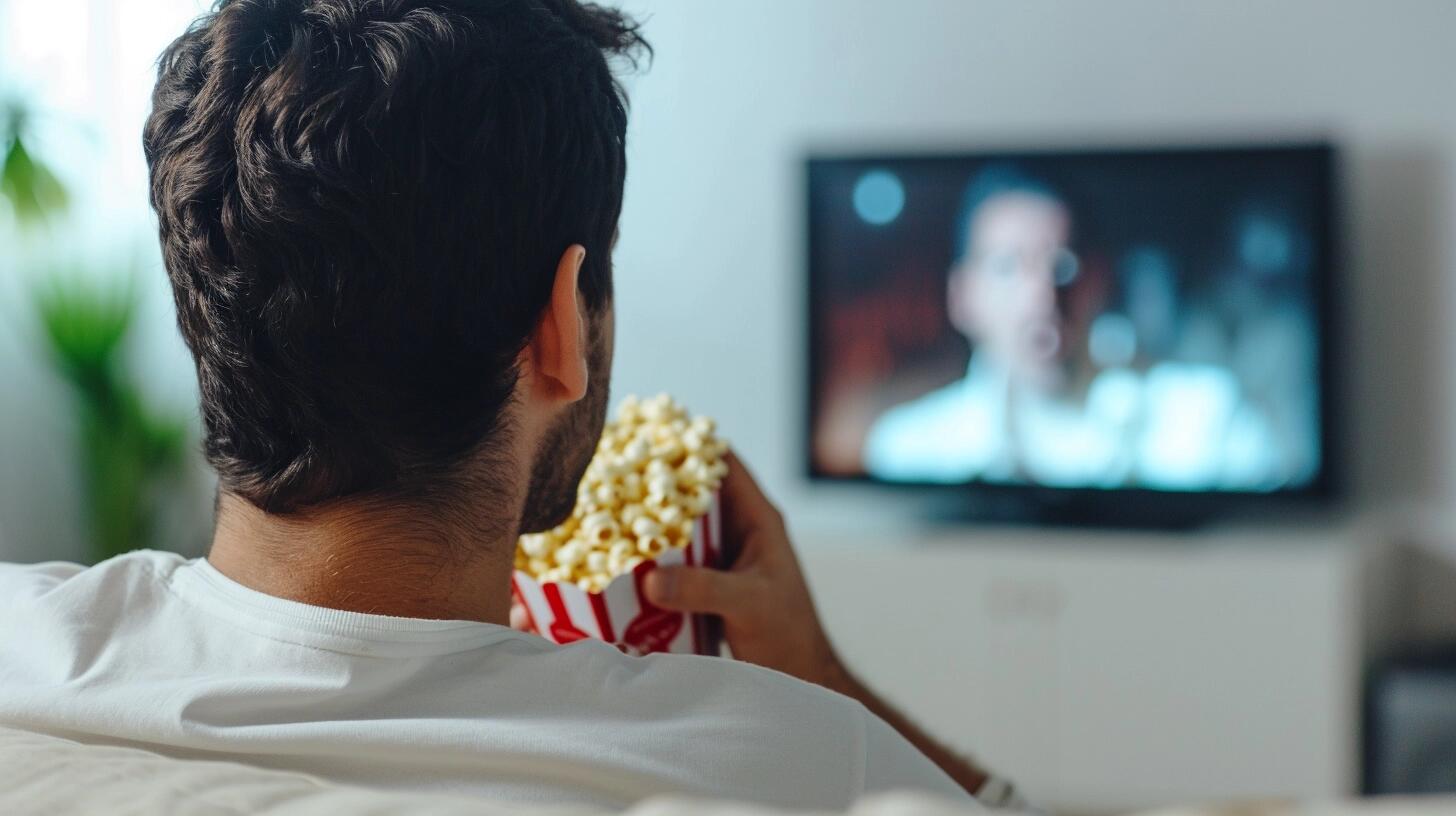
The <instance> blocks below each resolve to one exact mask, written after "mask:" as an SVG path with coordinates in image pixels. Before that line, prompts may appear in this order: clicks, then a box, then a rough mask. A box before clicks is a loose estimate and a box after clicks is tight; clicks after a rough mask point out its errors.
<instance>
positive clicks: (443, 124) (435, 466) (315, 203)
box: [143, 0, 648, 512]
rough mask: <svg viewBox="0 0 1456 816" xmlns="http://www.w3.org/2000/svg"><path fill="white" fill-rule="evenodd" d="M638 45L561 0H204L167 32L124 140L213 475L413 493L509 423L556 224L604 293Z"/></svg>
mask: <svg viewBox="0 0 1456 816" xmlns="http://www.w3.org/2000/svg"><path fill="white" fill-rule="evenodd" d="M644 50H648V48H647V45H646V43H645V42H644V41H643V40H642V39H641V37H640V36H639V35H638V32H637V26H636V24H635V23H634V22H633V21H631V20H630V19H629V18H627V17H626V16H624V15H623V14H622V13H621V12H619V11H616V10H612V9H606V8H601V7H598V6H595V5H591V4H586V3H580V2H577V0H221V2H219V3H218V4H217V5H216V7H215V9H214V10H213V11H212V12H211V13H210V14H207V15H205V16H203V17H202V18H200V19H199V20H198V21H197V22H196V23H194V24H193V25H192V27H191V28H190V29H189V30H188V31H187V33H185V34H183V35H182V37H180V38H179V39H178V40H177V41H176V42H174V43H173V44H172V45H171V46H170V47H169V48H168V49H167V50H166V52H165V53H164V54H163V56H162V58H161V61H160V67H159V71H158V74H159V76H158V80H157V86H156V91H155V93H154V95H153V110H152V113H151V116H150V118H149V119H148V121H147V124H146V131H145V135H144V139H143V142H144V148H145V151H146V158H147V162H148V165H149V168H150V172H151V202H152V206H153V207H154V208H155V210H156V212H157V217H158V221H159V223H160V232H161V242H162V252H163V257H164V259H165V263H166V267H167V273H168V275H169V277H170V279H171V283H172V289H173V293H174V295H175V297H176V303H177V319H178V324H179V326H180V328H181V330H182V335H183V337H184V338H185V339H186V342H187V345H188V347H189V348H190V349H191V351H192V354H193V357H194V358H195V360H196V364H197V376H198V381H199V384H200V388H201V398H202V416H203V421H204V424H205V428H206V439H205V443H204V447H205V453H206V456H207V459H208V461H209V462H211V464H212V465H213V466H214V467H215V468H216V469H217V472H218V474H219V477H220V480H221V487H222V489H224V490H226V491H229V492H231V493H235V494H237V495H239V496H242V497H244V498H246V499H248V500H249V501H251V502H252V503H253V504H255V505H257V506H258V507H260V508H262V509H263V510H265V511H269V512H291V511H294V510H297V509H300V508H303V507H307V506H309V505H313V504H317V503H320V502H325V501H328V500H330V499H335V498H338V497H342V496H348V495H354V494H361V493H371V492H381V493H387V494H394V493H396V492H410V491H423V492H424V494H426V495H429V494H431V493H432V491H435V490H436V489H437V488H440V487H442V486H447V485H449V484H450V483H451V480H452V478H453V475H452V474H454V473H455V472H456V470H457V469H458V467H459V466H460V465H461V463H463V462H464V461H465V460H466V459H467V458H468V457H470V456H471V455H472V454H473V453H475V452H477V451H480V450H482V449H483V448H482V446H484V445H489V444H492V443H499V442H501V441H502V440H503V439H504V437H506V436H507V435H508V433H509V430H510V429H509V428H507V427H505V425H506V424H507V423H505V422H504V420H503V417H504V415H505V408H506V405H507V403H508V401H509V399H510V397H511V394H512V392H513V389H514V387H515V384H516V380H517V377H518V376H519V372H518V370H517V368H516V365H515V361H516V359H517V356H518V354H519V353H520V351H521V350H522V349H523V348H524V347H525V344H526V342H527V340H528V338H529V336H530V333H531V331H532V329H533V328H534V326H535V324H536V322H537V320H538V318H539V316H540V314H541V312H542V310H543V309H544V308H545V306H546V304H547V301H548V299H549V296H550V292H551V286H552V280H553V276H554V273H555V270H556V264H557V261H558V259H559V258H560V256H561V254H562V253H563V252H564V251H565V250H566V248H567V247H568V246H570V245H571V244H573V243H580V244H582V245H584V246H585V247H586V249H587V255H586V263H585V265H584V268H583V269H582V271H581V276H580V280H581V283H580V288H581V294H582V298H583V300H584V302H585V303H586V304H587V305H588V307H589V308H590V309H592V310H593V311H594V312H598V313H599V312H600V310H602V309H604V308H605V306H606V305H607V304H608V302H609V301H610V298H611V289H612V283H611V264H610V250H611V243H612V239H613V237H614V233H615V230H616V224H617V219H618V215H619V213H620V211H621V204H622V187H623V182H624V178H625V174H626V157H625V138H626V127H627V112H626V102H625V97H624V93H623V91H622V89H621V87H620V86H619V85H618V83H617V82H616V81H615V79H614V77H613V75H612V72H611V69H610V66H609V59H610V58H614V57H621V58H624V59H625V60H627V61H629V62H631V63H633V64H635V60H636V58H637V56H638V55H639V54H640V53H642V52H643V51H644Z"/></svg>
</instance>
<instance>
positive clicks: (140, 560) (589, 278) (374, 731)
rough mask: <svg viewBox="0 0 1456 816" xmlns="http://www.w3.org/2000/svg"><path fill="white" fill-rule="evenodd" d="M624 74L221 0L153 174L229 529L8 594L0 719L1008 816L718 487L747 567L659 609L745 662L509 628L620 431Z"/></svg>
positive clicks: (532, 26) (175, 84)
mask: <svg viewBox="0 0 1456 816" xmlns="http://www.w3.org/2000/svg"><path fill="white" fill-rule="evenodd" d="M642 47H643V43H642V42H641V40H640V38H639V37H638V35H637V32H636V28H635V26H634V25H633V23H632V22H631V21H630V20H628V19H627V18H626V17H625V16H623V15H622V14H621V13H619V12H616V11H611V10H606V9H601V8H597V7H595V6H591V5H583V4H579V3H578V2H576V1H575V0H421V1H420V2H410V3H406V2H402V0H222V2H220V3H219V5H218V8H217V10H216V12H215V13H213V14H211V15H208V16H205V17H203V18H202V19H201V20H199V21H198V22H197V23H196V24H195V25H194V26H193V27H192V28H191V29H190V30H189V31H188V32H187V33H186V34H184V35H183V36H182V37H181V38H180V39H179V40H177V41H176V42H175V43H174V44H173V45H172V46H171V47H170V48H169V49H168V51H167V52H166V54H165V55H164V56H163V59H162V61H161V66H160V72H159V80H158V83H157V88H156V92H155V95H154V109H153V112H152V114H151V117H150V119H149V121H148V123H147V126H146V133H145V138H144V143H145V150H146V156H147V159H148V162H149V165H150V170H151V183H152V204H153V206H154V207H155V209H156V211H157V214H158V218H159V222H160V232H161V241H162V248H163V254H164V258H165V261H166V266H167V271H168V274H169V276H170V279H171V282H172V285H173V289H174V293H175V296H176V303H177V310H178V323H179V325H180V328H181V330H182V333H183V336H184V338H185V339H186V341H187V344H188V346H189V348H190V349H191V351H192V353H193V355H194V358H195V360H196V366H197V376H198V380H199V383H200V390H201V400H202V415H203V419H204V424H205V431H206V438H205V446H204V448H205V453H206V456H207V458H208V460H209V461H210V462H211V463H212V465H213V466H214V467H215V468H216V470H217V472H218V476H219V479H220V495H219V500H218V507H217V524H216V530H215V534H214V538H213V541H212V546H211V550H210V552H209V555H208V557H207V558H206V559H205V560H197V561H186V560H183V559H182V558H180V557H178V556H174V555H170V554H165V553H158V552H137V553H132V554H129V555H126V556H122V557H119V558H116V559H112V560H111V561H108V562H105V563H103V564H101V565H98V566H96V567H93V568H90V569H84V568H82V567H80V566H77V565H72V564H58V563H52V564H41V565H36V566H14V565H11V566H3V567H0V688H3V689H4V693H3V694H0V722H4V723H6V724H11V725H17V726H19V727H22V728H30V729H34V730H39V731H46V732H52V733H59V734H63V735H66V736H70V737H75V738H80V739H85V740H94V741H105V742H120V743H126V744H131V745H139V746H143V747H147V748H151V749H154V750H157V751H161V752H164V753H168V754H173V755H177V756H187V757H206V758H214V759H231V760H237V761H242V762H245V763H248V764H252V765H259V766H266V767H272V768H283V769H290V770H297V771H303V772H307V773H311V774H316V775H318V776H321V777H325V778H328V779H332V780H338V781H344V782H354V783H362V784H367V785H376V786H381V787H388V788H395V789H407V790H449V791H457V792H473V793H478V794H481V795H485V796H489V797H493V798H496V799H505V800H517V801H552V802H580V803H590V804H596V805H604V806H621V805H625V804H628V803H630V802H633V801H636V800H638V799H641V798H643V797H646V796H650V795H654V794H659V793H682V794H693V795H705V796H714V797H732V798H739V799H749V800H757V801H761V802H765V803H769V804H774V805H781V806H799V807H813V808H829V807H842V806H845V805H847V804H848V803H849V802H851V801H852V800H853V799H854V798H855V797H857V796H858V795H860V794H862V793H865V792H867V791H875V790H882V789H887V788H918V789H922V790H927V791H933V792H938V793H942V794H946V795H956V796H964V795H965V793H964V792H967V791H968V792H972V793H975V792H981V793H984V794H985V795H986V796H987V797H988V798H990V799H992V800H993V801H1000V800H1003V799H1005V798H1006V786H1005V785H1004V784H996V783H993V784H991V785H990V786H989V788H988V787H987V785H986V782H985V776H984V774H982V773H981V772H980V771H979V770H977V769H976V768H975V767H973V766H972V765H970V764H969V763H967V762H965V761H963V760H960V759H957V758H956V757H954V756H952V755H951V754H950V753H949V752H947V751H945V750H944V749H943V748H940V747H939V746H937V745H936V744H935V743H933V742H932V741H930V740H929V739H927V738H926V737H925V736H924V735H922V734H921V733H920V732H919V731H917V730H916V729H915V728H914V727H912V726H911V725H909V724H908V723H907V722H906V721H905V720H904V719H903V718H901V717H898V716H897V715H896V714H895V713H894V712H892V711H890V710H889V709H888V708H886V707H885V706H884V705H883V704H882V703H881V702H879V701H878V700H877V699H876V698H875V697H874V696H873V695H872V694H870V692H869V691H868V690H866V689H865V688H864V687H863V686H862V685H861V684H859V683H858V682H856V681H855V679H854V678H853V676H852V675H851V674H850V673H849V672H848V671H847V670H846V669H845V667H844V666H843V664H842V663H841V662H840V661H839V660H838V659H837V658H836V656H835V653H834V650H833V649H832V647H831V646H830V643H829V641H828V639H827V638H826V637H825V634H824V631H823V629H822V627H821V626H820V624H819V621H818V618H817V616H816V614H815V611H814V607H813V604H812V602H811V600H810V597H809V594H808V592H807V590H806V588H805V584H804V581H803V578H802V576H801V574H800V571H799V567H798V565H797V562H796V561H795V558H794V555H793V552H792V550H791V548H790V545H789V541H788V538H787V536H786V533H785V529H784V524H783V520H782V519H781V517H780V516H779V514H778V512H777V511H776V510H775V509H774V507H773V505H772V504H771V503H770V502H769V501H768V499H766V498H765V497H764V495H763V494H762V493H761V492H759V490H758V488H757V487H756V485H755V484H754V482H753V480H752V478H751V477H750V475H749V473H748V471H747V469H746V468H745V467H744V466H743V464H742V463H741V462H738V461H736V460H735V461H733V462H732V464H731V473H730V476H729V478H728V481H727V483H726V485H725V486H724V503H725V514H726V518H725V535H727V536H729V537H731V538H732V539H733V540H734V542H735V544H736V546H737V547H738V548H739V549H741V551H742V555H741V557H739V558H738V560H737V562H736V563H735V564H734V565H733V568H732V570H731V572H725V573H717V572H709V571H704V570H696V571H695V570H691V569H687V570H678V571H675V572H669V571H667V570H665V569H664V570H660V571H658V572H657V573H655V574H654V576H653V581H652V582H651V583H650V584H649V591H650V592H651V594H652V595H653V597H654V599H655V601H656V602H657V603H659V604H660V605H662V606H664V607H669V608H675V609H690V610H696V611H704V612H712V613H717V614H720V615H722V616H723V618H724V622H725V630H726V635H727V638H728V641H729V643H730V645H731V647H732V648H733V650H734V653H735V654H736V655H737V656H738V657H739V658H741V659H742V660H744V661H748V662H730V661H723V660H716V659H707V658H699V657H689V656H656V657H650V658H633V657H628V656H625V655H623V654H621V653H619V652H618V651H617V650H615V649H614V648H612V647H610V646H608V645H606V644H603V643H597V642H585V643H579V644H575V645H572V646H568V647H557V646H554V645H552V644H549V643H547V642H546V641H544V640H542V639H540V638H537V637H535V636H532V635H527V634H523V633H520V632H517V631H515V630H513V629H512V628H510V627H509V626H508V625H507V622H508V619H509V614H510V588H509V575H510V571H511V567H512V554H513V550H514V545H515V540H516V538H517V536H518V535H519V534H521V533H522V532H526V531H537V530H544V529H547V528H549V527H551V526H553V525H554V524H556V523H558V522H559V521H561V520H562V519H564V518H565V517H566V516H567V515H568V514H569V512H570V510H571V508H572V504H573V501H574V496H575V485H576V483H577V481H578V480H579V478H580V477H581V475H582V473H583V471H584V469H585V466H586V464H587V461H588V459H589V457H590V456H591V453H592V451H593V449H594V447H595V443H596V438H597V437H598V435H599V433H600V431H601V428H602V424H603V418H604V411H605V406H606V401H607V379H608V375H609V371H610V365H611V357H612V268H611V262H610V251H611V246H612V243H613V240H614V234H615V230H616V226H617V218H618V213H619V211H620V208H621V200H622V188H623V181H624V177H625V160H624V156H625V153H624V138H625V132H626V110H625V107H624V101H623V99H622V94H621V91H620V89H619V88H618V86H617V85H616V84H615V82H614V80H613V78H612V75H611V73H610V72H609V70H608V62H607V60H608V58H609V57H616V56H622V57H631V56H633V55H634V54H635V53H637V51H638V50H639V49H640V48H642ZM749 663H756V664H758V665H757V666H754V665H749ZM833 692H840V693H833ZM857 701H858V702H857ZM861 703H863V704H864V705H861ZM865 706H868V707H869V709H870V710H869V711H867V710H866V708H865ZM877 714H878V715H879V716H876V715H877ZM882 718H883V719H882ZM886 721H888V723H889V725H887V723H886ZM891 726H894V727H893V728H892V727H891ZM896 729H898V732H899V733H897V731H896ZM912 743H913V744H912ZM917 748H918V749H919V750H917Z"/></svg>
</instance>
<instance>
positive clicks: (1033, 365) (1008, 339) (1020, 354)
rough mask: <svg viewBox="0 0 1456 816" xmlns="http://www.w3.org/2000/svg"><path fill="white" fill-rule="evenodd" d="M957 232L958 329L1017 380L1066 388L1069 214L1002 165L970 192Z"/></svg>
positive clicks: (1073, 269) (952, 290)
mask: <svg viewBox="0 0 1456 816" xmlns="http://www.w3.org/2000/svg"><path fill="white" fill-rule="evenodd" d="M956 230H957V231H956V235H955V239H956V248H957V261H956V264H955V266H954V268H953V269H952V270H951V276H950V282H949V298H948V302H949V307H950V318H951V322H952V324H953V325H954V326H955V327H956V328H957V329H958V330H959V331H960V332H961V333H962V334H964V335H965V336H966V337H967V338H968V339H970V340H971V342H972V343H974V344H976V346H977V348H978V349H979V350H980V351H981V352H982V353H984V354H986V355H989V357H990V358H991V359H992V360H993V361H994V362H995V363H996V364H997V365H998V366H1000V367H1002V368H1004V369H1005V370H1006V371H1008V372H1009V373H1010V374H1011V375H1012V377H1014V378H1016V379H1017V380H1018V381H1021V382H1023V383H1026V384H1030V385H1033V386H1036V387H1041V388H1051V387H1055V386H1056V385H1058V384H1060V382H1061V381H1062V379H1063V369H1064V362H1065V360H1066V358H1067V352H1068V342H1067V337H1068V334H1069V331H1068V330H1069V328H1070V327H1069V325H1068V317H1069V316H1068V315H1067V314H1066V309H1065V304H1064V303H1063V300H1064V297H1063V293H1064V292H1065V291H1067V290H1068V289H1069V288H1070V287H1072V286H1073V285H1074V284H1075V283H1076V282H1077V278H1078V276H1079V269H1078V263H1077V258H1076V256H1075V255H1073V254H1072V252H1071V249H1070V243H1071V239H1072V216H1071V211H1070V210H1069V209H1068V208H1067V206H1066V204H1064V203H1063V201H1062V199H1061V197H1060V196H1059V195H1058V194H1057V193H1056V192H1055V191H1054V190H1053V189H1052V188H1051V187H1050V186H1048V185H1046V184H1044V183H1042V182H1040V181H1038V180H1035V179H1033V178H1030V177H1028V176H1025V175H1022V174H1021V173H1019V172H1018V171H1016V170H1015V169H1013V168H1011V167H1007V166H996V167H992V168H989V169H988V170H986V171H984V172H982V173H981V174H980V175H978V176H977V177H976V178H975V179H973V180H972V182H971V184H970V186H969V187H967V190H966V195H965V199H964V202H963V204H962V208H961V216H960V218H959V219H957V221H956Z"/></svg>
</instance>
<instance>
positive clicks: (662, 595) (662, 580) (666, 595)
mask: <svg viewBox="0 0 1456 816" xmlns="http://www.w3.org/2000/svg"><path fill="white" fill-rule="evenodd" d="M647 587H648V592H649V593H650V594H651V595H652V597H653V598H655V599H657V600H659V601H670V600H672V597H673V596H674V595H676V594H677V573H675V572H673V571H672V570H670V569H661V568H659V569H655V570H653V571H652V572H651V573H649V574H648V576H647Z"/></svg>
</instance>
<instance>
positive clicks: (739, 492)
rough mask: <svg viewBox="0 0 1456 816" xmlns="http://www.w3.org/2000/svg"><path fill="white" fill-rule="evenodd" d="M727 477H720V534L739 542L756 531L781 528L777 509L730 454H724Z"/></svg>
mask: <svg viewBox="0 0 1456 816" xmlns="http://www.w3.org/2000/svg"><path fill="white" fill-rule="evenodd" d="M723 459H724V461H725V462H727V464H728V475H727V476H725V477H723V486H722V488H721V491H722V497H723V524H724V532H725V533H726V534H727V535H728V536H730V537H732V538H735V539H736V538H743V537H746V536H747V535H748V534H749V533H751V532H752V531H753V529H754V528H756V527H763V526H766V525H771V524H776V525H778V526H782V525H783V519H782V517H781V516H780V515H779V511H778V508H777V507H775V506H774V504H773V502H771V501H769V498H768V496H766V495H764V492H763V489H762V488H760V487H759V486H758V482H757V481H755V480H754V478H753V474H752V473H750V472H749V471H748V466H747V465H745V464H744V463H743V460H742V459H739V458H738V457H737V456H736V455H735V454H734V453H733V452H732V451H729V452H728V453H726V454H724V456H723Z"/></svg>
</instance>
